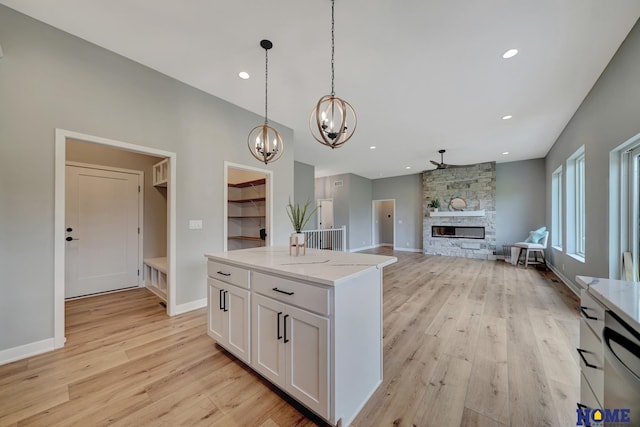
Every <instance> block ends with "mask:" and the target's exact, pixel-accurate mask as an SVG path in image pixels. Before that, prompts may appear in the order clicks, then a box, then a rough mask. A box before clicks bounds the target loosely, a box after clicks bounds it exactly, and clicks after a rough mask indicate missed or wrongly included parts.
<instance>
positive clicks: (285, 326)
mask: <svg viewBox="0 0 640 427" xmlns="http://www.w3.org/2000/svg"><path fill="white" fill-rule="evenodd" d="M287 317H289V315H288V314H285V315H284V342H285V343H287V342H289V339H288V338H287Z"/></svg>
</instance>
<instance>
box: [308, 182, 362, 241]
mask: <svg viewBox="0 0 640 427" xmlns="http://www.w3.org/2000/svg"><path fill="white" fill-rule="evenodd" d="M336 181H342V182H343V185H342V187H336V186H335V185H334V184H335V182H336ZM371 195H372V185H371V180H369V179H367V178H363V177H361V176H358V175H354V174H342V175H334V176H327V177H322V178H317V179H316V200H317V199H333V226H334V228H339V227H341V226H343V225H345V226H346V227H347V249H348V250H359V249H363V248H369V247H370V246H371V212H372V207H371V200H372V198H371Z"/></svg>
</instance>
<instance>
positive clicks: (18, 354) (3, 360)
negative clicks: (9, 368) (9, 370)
mask: <svg viewBox="0 0 640 427" xmlns="http://www.w3.org/2000/svg"><path fill="white" fill-rule="evenodd" d="M53 344H54V343H53V338H47V339H46V340H42V341H36V342H32V343H29V344H25V345H21V346H18V347H13V348H8V349H6V350H2V351H0V365H6V364H7V363H11V362H15V361H16V360H21V359H26V358H27V357H31V356H35V355H38V354H41V353H46V352H48V351H52V350H53V349H54V348H55V347H54V345H53Z"/></svg>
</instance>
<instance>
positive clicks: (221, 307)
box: [220, 289, 224, 310]
mask: <svg viewBox="0 0 640 427" xmlns="http://www.w3.org/2000/svg"><path fill="white" fill-rule="evenodd" d="M223 292H224V290H222V289H220V310H224V302H223V301H222V293H223Z"/></svg>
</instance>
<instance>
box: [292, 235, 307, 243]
mask: <svg viewBox="0 0 640 427" xmlns="http://www.w3.org/2000/svg"><path fill="white" fill-rule="evenodd" d="M304 241H305V234H304V233H291V244H292V245H296V246H302V245H304Z"/></svg>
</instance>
